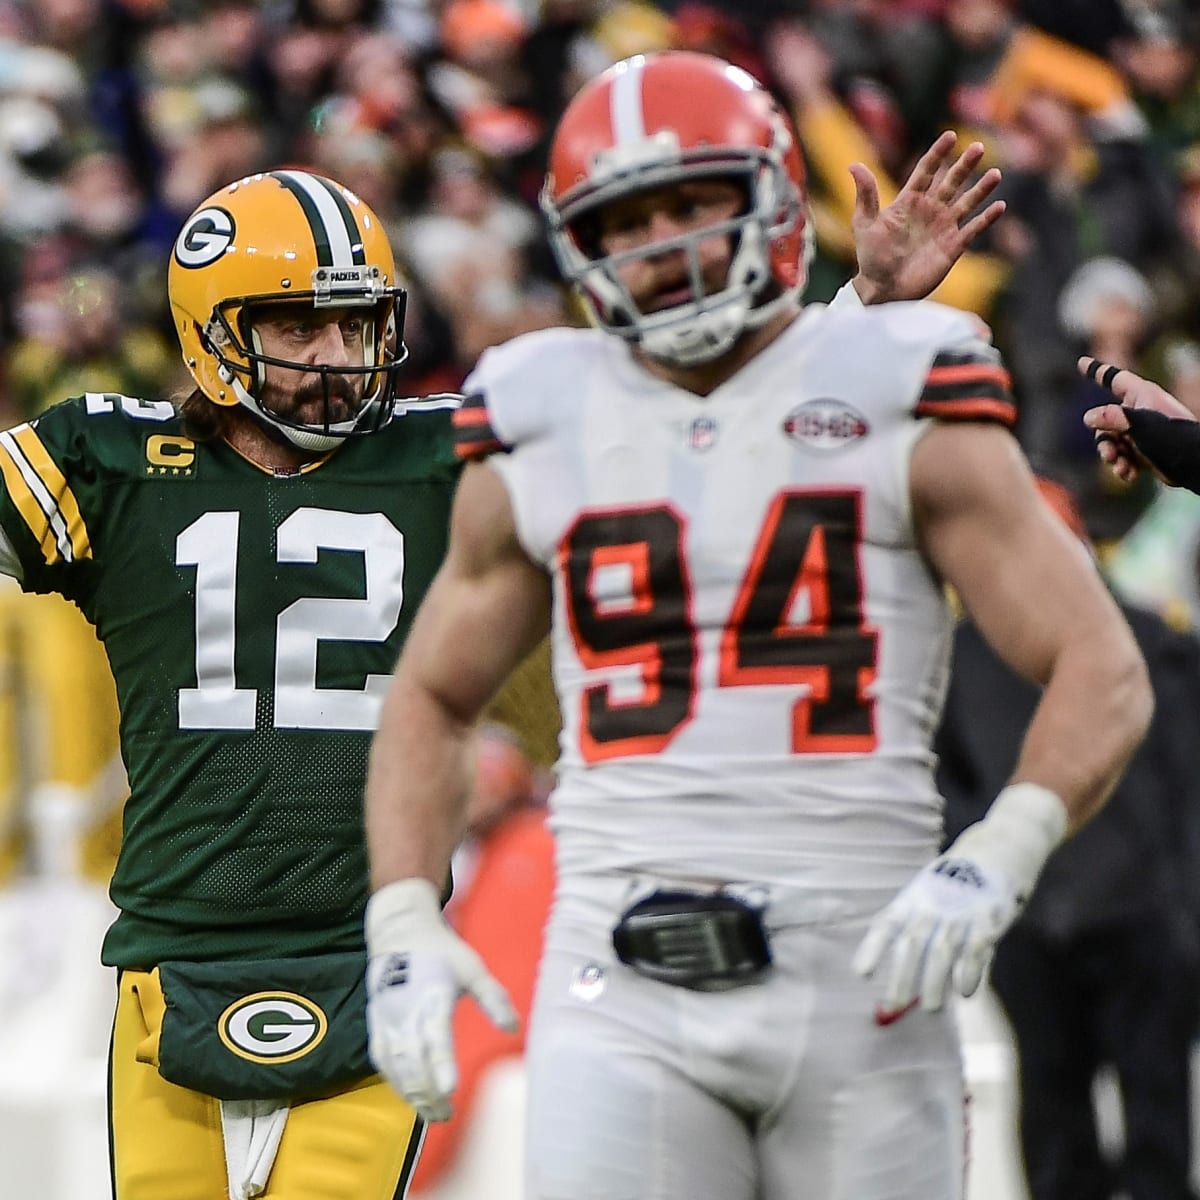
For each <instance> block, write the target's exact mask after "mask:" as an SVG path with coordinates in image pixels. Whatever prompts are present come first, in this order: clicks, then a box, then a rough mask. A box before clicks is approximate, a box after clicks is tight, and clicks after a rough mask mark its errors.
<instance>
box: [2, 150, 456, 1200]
mask: <svg viewBox="0 0 1200 1200" xmlns="http://www.w3.org/2000/svg"><path fill="white" fill-rule="evenodd" d="M168 290H169V294H170V301H171V310H172V313H173V317H174V321H175V328H176V333H177V334H178V337H179V341H180V345H181V348H182V351H183V357H184V361H185V362H186V364H187V367H188V369H189V371H190V372H191V374H192V376H193V378H194V380H195V383H196V388H195V390H194V391H193V392H192V393H191V394H190V395H189V396H188V397H187V398H186V399H184V400H183V401H182V402H180V403H179V404H174V403H171V402H169V401H167V400H165V399H154V398H151V399H143V398H135V397H130V396H121V395H112V394H104V393H89V394H87V395H84V396H81V397H78V398H75V399H71V400H67V401H65V402H64V403H62V404H59V405H57V406H56V407H54V408H52V409H50V410H49V411H47V412H46V413H44V414H43V415H42V416H40V417H39V418H38V419H37V420H36V421H33V422H30V423H29V424H27V425H22V426H18V427H17V428H15V429H11V430H9V431H7V432H4V433H0V482H2V486H0V571H3V572H5V573H7V574H10V575H13V576H15V577H16V578H17V579H18V580H19V581H20V582H21V585H22V586H23V588H24V589H25V590H26V591H33V592H60V593H62V594H63V595H65V596H67V597H68V598H69V599H71V600H73V601H74V602H75V603H76V604H77V605H78V606H79V608H80V609H81V610H82V611H83V613H84V614H85V615H86V616H87V617H88V619H89V620H90V621H91V622H92V623H93V624H94V625H95V626H96V629H97V631H98V633H99V635H100V637H101V639H102V640H103V642H104V646H105V649H106V652H107V655H108V659H109V663H110V665H111V667H112V671H113V676H114V678H115V681H116V686H117V692H118V697H119V700H120V708H121V745H122V753H123V756H124V760H125V765H126V769H127V771H128V775H129V782H130V788H131V795H130V798H129V800H128V803H127V806H126V810H125V815H124V829H123V840H122V848H121V853H120V857H119V861H118V863H117V867H116V872H115V874H114V877H113V881H112V896H113V899H114V901H115V902H116V904H117V906H118V909H119V915H118V917H117V920H116V921H115V923H114V924H113V926H112V928H111V930H110V931H109V933H108V936H107V938H106V939H105V943H104V949H103V959H104V961H105V962H106V963H108V964H110V965H112V966H115V967H116V968H117V969H118V976H119V991H118V1000H117V1011H116V1020H115V1026H114V1034H113V1041H112V1049H111V1065H110V1097H111V1108H110V1124H111V1132H112V1163H113V1173H114V1191H115V1196H116V1200H223V1198H224V1197H225V1196H227V1195H229V1196H234V1197H243V1196H252V1195H257V1194H259V1192H260V1191H261V1190H263V1189H264V1188H266V1187H267V1186H268V1180H269V1189H270V1190H269V1194H270V1196H271V1197H273V1198H275V1200H310V1198H311V1200H315V1198H316V1197H318V1196H319V1197H321V1200H335V1198H344V1200H391V1198H392V1197H393V1195H396V1194H401V1193H402V1192H403V1189H404V1186H405V1184H406V1182H407V1177H408V1174H409V1172H410V1171H411V1169H412V1166H413V1164H414V1162H415V1158H416V1152H417V1149H418V1146H419V1143H420V1138H421V1133H422V1125H421V1122H420V1120H419V1119H418V1118H417V1117H416V1115H415V1114H414V1112H413V1110H412V1109H411V1108H410V1107H409V1106H408V1105H407V1104H406V1103H405V1102H404V1101H403V1100H402V1099H401V1098H400V1097H399V1096H397V1095H396V1093H395V1092H393V1091H392V1090H391V1088H389V1087H388V1086H387V1085H386V1084H385V1083H383V1082H381V1081H380V1080H379V1078H378V1076H376V1075H375V1074H374V1073H373V1071H372V1068H371V1066H370V1064H369V1062H368V1060H367V1057H366V1037H365V1027H364V1023H363V1008H364V998H363V994H362V990H361V989H362V979H363V972H364V953H363V934H362V918H363V906H364V903H365V899H366V880H367V873H366V862H365V853H364V837H363V829H362V809H361V792H362V784H363V780H364V778H365V774H366V756H367V749H368V744H369V740H370V735H371V731H372V729H373V728H374V727H375V724H376V716H377V710H378V706H379V703H380V700H381V697H382V694H383V690H384V685H385V683H386V681H387V678H388V674H389V672H390V670H391V668H392V666H393V664H394V662H395V660H396V656H397V653H398V650H399V647H400V644H401V642H402V640H403V638H404V636H405V633H406V631H407V629H408V624H409V620H410V618H411V615H412V613H413V611H414V610H415V607H416V602H417V601H418V600H419V598H420V597H421V595H422V594H423V593H424V591H425V589H426V587H427V586H428V584H429V581H430V580H431V578H432V576H433V574H434V571H435V569H436V568H437V566H438V564H439V563H440V561H441V559H442V555H443V550H444V546H445V540H446V531H447V523H448V513H449V506H450V500H451V495H452V492H453V489H454V486H455V482H456V479H457V473H458V468H457V465H456V460H455V456H454V453H453V448H452V442H451V434H450V423H449V416H450V412H449V410H450V408H451V407H453V406H454V404H455V403H456V401H455V399H453V398H444V397H443V398H432V399H430V400H427V401H405V402H400V401H399V400H397V398H396V396H395V388H396V383H395V381H396V371H397V367H398V366H399V364H400V362H401V361H402V360H403V357H404V354H405V350H404V347H403V341H402V338H401V332H402V327H403V316H404V291H403V289H402V287H400V286H399V284H398V281H397V278H396V270H395V265H394V262H393V257H392V253H391V250H390V248H389V246H388V242H387V238H386V235H385V233H384V230H383V227H382V226H381V225H380V223H379V221H378V219H377V218H376V217H375V216H374V214H373V213H372V212H371V211H370V210H369V209H368V207H367V206H366V205H365V204H363V203H362V201H361V200H359V199H358V198H357V197H356V196H354V195H353V194H352V193H350V192H349V191H347V190H346V189H344V188H343V187H341V186H340V185H338V184H336V183H334V182H332V181H330V180H328V179H324V178H321V177H319V176H316V175H313V174H309V173H306V172H302V171H287V170H281V171H273V172H270V173H266V174H262V175H256V176H254V177H252V178H249V179H243V180H241V181H239V182H236V183H233V184H231V185H229V186H228V187H226V188H223V189H222V190H221V191H219V192H217V193H216V194H214V195H213V196H211V197H210V198H209V199H207V200H206V201H205V202H204V203H203V204H202V205H201V206H200V207H199V208H198V209H197V210H196V212H195V213H193V214H192V216H191V217H190V218H189V219H188V221H187V223H186V224H185V226H184V228H183V231H182V232H181V233H180V235H179V238H178V240H177V241H176V243H175V247H174V251H173V254H172V258H171V262H170V269H169V278H168ZM401 414H403V417H402V419H396V418H397V417H399V416H400V415H401Z"/></svg>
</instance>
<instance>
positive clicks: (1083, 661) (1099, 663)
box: [1013, 636, 1153, 832]
mask: <svg viewBox="0 0 1200 1200" xmlns="http://www.w3.org/2000/svg"><path fill="white" fill-rule="evenodd" d="M1152 711H1153V698H1152V694H1151V691H1150V685H1149V681H1148V678H1147V674H1146V667H1145V663H1144V662H1143V660H1142V657H1141V654H1140V652H1139V651H1138V649H1137V646H1136V644H1135V643H1134V641H1133V638H1132V636H1130V637H1129V638H1128V640H1127V641H1123V642H1122V643H1121V644H1119V645H1112V644H1111V642H1110V643H1109V644H1103V645H1101V644H1098V643H1096V642H1093V641H1091V640H1090V639H1083V638H1080V639H1077V640H1076V641H1075V642H1073V643H1072V644H1071V645H1069V646H1067V647H1065V648H1064V649H1063V651H1062V654H1061V655H1060V658H1059V662H1058V664H1057V665H1056V669H1055V671H1054V674H1053V676H1052V678H1051V680H1050V683H1049V684H1048V685H1047V687H1046V690H1045V693H1044V694H1043V696H1042V700H1041V703H1040V704H1039V706H1038V709H1037V711H1036V712H1035V714H1034V717H1033V720H1032V721H1031V723H1030V725H1029V729H1028V731H1027V733H1026V736H1025V741H1024V744H1023V746H1022V749H1021V755H1020V758H1019V760H1018V763H1017V767H1016V770H1015V771H1014V775H1013V778H1014V779H1015V780H1019V781H1032V782H1035V783H1039V784H1041V785H1042V786H1043V787H1047V788H1049V789H1050V790H1051V791H1053V792H1054V793H1055V794H1056V795H1058V796H1059V797H1060V798H1061V800H1062V801H1063V804H1064V805H1065V807H1066V810H1067V818H1068V832H1073V831H1074V830H1076V829H1077V828H1078V827H1079V826H1080V825H1082V824H1083V823H1084V822H1086V821H1087V820H1088V819H1089V818H1090V817H1091V816H1092V815H1093V814H1094V813H1095V812H1096V810H1097V809H1099V808H1100V806H1101V805H1102V804H1103V803H1104V801H1105V800H1106V799H1107V798H1108V795H1109V793H1110V792H1111V791H1112V789H1113V788H1114V787H1115V786H1116V784H1117V782H1118V781H1119V780H1120V778H1121V775H1122V774H1123V773H1124V770H1125V767H1126V765H1127V764H1128V762H1129V759H1130V757H1131V756H1132V754H1133V752H1134V751H1135V750H1136V749H1137V747H1138V744H1139V743H1140V742H1141V739H1142V737H1143V736H1144V734H1145V731H1146V728H1147V726H1148V725H1149V722H1150V716H1151V713H1152Z"/></svg>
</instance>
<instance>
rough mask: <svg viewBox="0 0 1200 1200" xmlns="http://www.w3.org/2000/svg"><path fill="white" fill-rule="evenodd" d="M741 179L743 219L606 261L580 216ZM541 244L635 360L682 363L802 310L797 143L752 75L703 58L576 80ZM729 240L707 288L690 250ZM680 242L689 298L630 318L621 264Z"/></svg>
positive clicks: (617, 68) (620, 67)
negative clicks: (670, 191)
mask: <svg viewBox="0 0 1200 1200" xmlns="http://www.w3.org/2000/svg"><path fill="white" fill-rule="evenodd" d="M701 177H706V178H712V177H719V178H723V179H730V178H732V179H735V180H738V181H740V182H741V183H742V184H743V185H744V187H745V190H746V206H745V209H744V211H742V212H741V213H739V214H738V215H737V216H736V217H734V218H732V219H731V220H729V221H723V222H721V223H720V224H717V225H713V226H709V227H707V228H705V229H704V230H702V231H700V232H698V233H691V234H685V235H681V236H680V237H678V238H672V239H670V240H669V241H660V242H656V243H655V244H654V245H653V246H649V247H645V248H641V249H638V250H633V251H628V252H624V253H622V254H620V255H604V254H601V253H599V252H598V248H597V247H596V246H595V245H594V244H589V243H591V242H594V239H589V237H588V236H587V233H586V227H585V228H584V229H583V230H582V231H581V226H580V220H581V218H584V217H586V216H587V215H588V214H592V213H595V212H596V211H597V210H598V209H599V208H601V207H602V206H604V205H606V204H608V203H610V202H612V201H613V200H616V199H619V198H622V197H625V196H628V195H629V194H631V193H633V192H640V191H644V190H647V189H651V188H659V187H662V186H664V185H669V184H672V183H678V182H682V181H684V180H689V179H695V178H701ZM541 207H542V210H543V212H544V213H545V215H546V218H547V220H548V222H549V229H550V243H551V246H552V248H553V250H554V254H555V258H556V259H557V260H558V264H559V268H560V269H561V271H562V273H563V276H564V278H566V279H567V280H568V281H569V282H570V283H572V284H574V285H575V286H576V287H577V288H578V290H579V293H580V295H581V297H582V299H583V301H584V303H585V305H586V306H587V308H588V310H589V312H590V315H591V316H592V318H593V320H594V321H595V323H596V324H597V325H599V326H600V327H601V328H603V329H604V330H606V331H607V332H610V333H615V334H617V335H619V336H621V337H623V338H626V339H627V340H629V341H631V342H633V343H634V344H635V345H637V346H638V348H639V349H641V350H643V351H644V352H645V353H647V354H649V355H651V356H653V357H655V358H660V359H663V360H666V361H668V362H672V363H676V364H679V365H682V366H689V365H693V364H696V363H702V362H708V361H710V360H712V359H714V358H717V357H719V356H720V355H721V354H723V353H725V352H726V351H727V350H728V349H729V348H730V347H731V346H732V345H733V344H734V342H735V341H736V340H737V339H738V337H740V336H741V334H742V333H743V332H744V331H745V330H747V329H752V328H755V327H757V326H759V325H761V324H763V323H764V322H765V321H767V320H768V319H770V318H771V317H772V316H773V315H774V314H775V313H777V312H779V311H780V310H781V309H782V308H784V307H786V306H788V305H794V304H796V303H797V302H798V299H799V295H800V291H801V289H802V287H803V285H804V276H805V263H804V259H805V246H804V226H805V209H804V167H803V164H802V162H801V159H800V154H799V149H798V143H797V138H796V134H795V132H794V130H793V128H792V126H791V124H790V122H789V121H788V119H787V117H786V116H785V115H784V113H783V112H782V111H781V109H780V108H779V106H778V105H777V104H776V103H775V101H774V100H773V99H772V97H771V95H770V94H769V93H768V92H767V91H766V89H764V88H763V87H762V86H761V85H760V84H759V83H758V82H757V81H756V80H755V79H754V78H753V77H752V76H751V75H749V74H747V73H746V72H745V71H743V70H742V69H741V68H740V67H735V66H733V65H731V64H730V63H727V62H724V61H723V60H722V59H719V58H715V57H713V56H710V55H707V54H695V53H690V52H684V51H665V52H663V53H660V54H646V55H640V54H639V55H635V56H634V57H632V58H627V59H625V60H623V61H622V62H619V63H617V64H615V65H614V66H612V67H610V68H609V69H608V70H606V71H605V72H603V73H602V74H601V75H599V76H598V77H597V78H596V79H594V80H592V81H591V82H590V83H588V84H586V85H585V86H584V87H583V88H582V89H581V90H580V91H579V93H578V94H577V95H576V96H575V98H574V99H573V100H572V101H571V103H570V104H569V105H568V106H567V109H566V111H565V112H564V114H563V116H562V119H561V120H560V121H559V124H558V128H557V130H556V132H555V136H554V141H553V144H552V146H551V151H550V168H549V171H548V173H547V176H546V182H545V186H544V187H543V189H542V194H541ZM715 233H728V234H729V235H730V236H731V237H732V238H733V239H734V248H733V256H732V261H731V264H730V267H729V274H728V277H727V279H726V281H725V286H724V287H723V288H722V289H721V290H719V291H716V292H711V293H707V294H706V292H705V288H704V284H703V281H702V279H701V276H700V267H699V259H698V257H697V250H696V242H697V239H698V238H700V237H711V236H712V235H713V234H715ZM679 247H682V248H683V249H684V250H685V251H686V253H687V256H688V261H689V273H690V276H691V295H690V298H689V299H688V300H687V301H686V302H685V303H682V304H678V305H674V306H672V307H670V308H667V309H664V310H661V311H658V312H654V313H644V312H642V311H640V310H639V308H638V307H637V305H636V303H635V302H634V300H633V298H632V296H631V295H630V293H629V291H628V289H627V288H626V287H625V286H624V285H623V284H622V283H621V281H620V279H619V277H618V274H617V270H616V268H617V266H618V265H620V263H622V262H625V261H628V259H629V258H630V257H634V256H647V257H648V256H653V255H657V254H662V253H663V252H664V251H665V250H670V249H675V248H679Z"/></svg>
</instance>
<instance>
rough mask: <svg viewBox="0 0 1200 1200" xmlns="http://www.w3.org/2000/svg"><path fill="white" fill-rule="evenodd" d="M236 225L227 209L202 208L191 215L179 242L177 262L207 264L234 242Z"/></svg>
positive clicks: (187, 265) (195, 264) (177, 245)
mask: <svg viewBox="0 0 1200 1200" xmlns="http://www.w3.org/2000/svg"><path fill="white" fill-rule="evenodd" d="M235 232H236V227H235V226H234V222H233V217H231V216H230V215H229V213H228V212H226V211H225V209H223V208H202V209H201V210H200V211H199V212H198V213H194V214H193V215H192V216H191V217H189V218H188V223H187V224H186V225H185V226H184V227H183V230H182V232H181V233H180V235H179V237H178V238H177V239H176V241H175V261H176V262H177V263H179V265H180V266H181V267H206V266H208V264H209V263H213V262H216V261H217V259H218V258H220V257H221V255H222V254H224V253H225V251H226V250H228V249H229V247H230V246H231V245H232V244H233V239H234V234H235Z"/></svg>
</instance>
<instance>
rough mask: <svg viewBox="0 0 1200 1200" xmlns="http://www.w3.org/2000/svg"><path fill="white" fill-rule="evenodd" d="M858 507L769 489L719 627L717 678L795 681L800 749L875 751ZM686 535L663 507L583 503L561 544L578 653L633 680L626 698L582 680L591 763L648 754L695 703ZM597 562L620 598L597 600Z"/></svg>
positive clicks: (843, 495)
mask: <svg viewBox="0 0 1200 1200" xmlns="http://www.w3.org/2000/svg"><path fill="white" fill-rule="evenodd" d="M860 505H861V496H860V494H859V493H858V492H837V491H820V492H808V491H788V492H781V493H780V494H779V495H778V496H776V497H775V500H774V501H773V503H772V504H771V506H770V509H769V510H768V512H767V516H766V519H765V521H764V522H763V526H762V529H761V530H760V532H759V535H758V538H757V540H756V542H755V545H754V548H753V550H752V551H751V554H750V560H749V564H748V566H747V567H746V570H745V573H744V575H743V577H742V581H741V586H740V587H739V589H738V593H737V597H736V599H735V600H734V603H733V607H732V610H731V612H730V613H729V615H728V617H727V619H726V621H725V625H724V627H723V628H722V630H721V635H720V641H719V646H720V649H719V655H720V658H719V663H718V667H717V683H718V686H720V687H746V686H755V685H762V684H781V685H790V686H799V687H802V688H803V689H804V693H803V694H802V695H801V696H800V697H799V698H798V699H797V700H796V702H795V704H794V705H793V709H792V746H791V748H792V751H793V752H794V753H797V754H847V753H850V754H867V753H870V752H871V751H872V750H874V749H875V744H876V739H875V701H874V699H873V697H872V696H871V695H870V688H871V685H872V683H873V682H874V679H875V669H876V653H877V643H878V634H877V633H876V631H875V630H874V629H872V628H870V627H868V626H867V625H866V624H865V623H864V620H863V603H862V597H863V585H862V568H861V563H860V559H859V554H860V550H861V546H862V519H861V510H860ZM686 543H687V526H686V522H685V520H684V518H683V517H681V516H680V515H679V513H678V512H677V511H676V510H675V509H674V508H673V507H672V506H670V505H668V504H658V505H653V506H647V507H644V508H623V509H617V510H598V511H592V512H587V513H584V514H582V515H581V516H580V517H579V518H578V520H577V521H576V522H575V524H574V525H573V526H572V527H571V529H570V530H569V531H568V533H567V535H566V536H565V537H564V539H563V541H562V544H561V546H560V548H559V567H560V570H561V572H562V576H563V584H564V587H563V594H564V600H565V609H566V615H567V619H568V622H569V624H570V628H571V632H572V635H573V638H574V641H575V645H576V649H577V652H578V654H579V658H580V661H581V663H582V664H583V666H584V667H585V668H586V669H588V670H600V669H606V668H609V669H611V668H614V667H635V668H637V669H638V671H639V673H640V675H641V682H642V688H641V694H640V695H639V696H637V697H636V698H634V699H632V700H625V699H620V700H618V699H615V698H614V695H613V687H612V685H611V684H609V683H600V684H594V685H592V686H590V687H588V688H586V689H585V690H584V692H583V697H582V708H583V711H582V713H581V714H580V750H581V753H582V754H583V757H584V759H585V760H586V761H588V762H598V761H600V760H603V759H606V758H614V757H618V756H625V755H637V754H654V753H656V752H658V751H660V750H662V749H663V748H664V747H666V746H667V745H668V744H669V743H670V742H671V740H672V739H673V738H674V737H675V735H676V734H677V733H678V732H679V730H680V729H682V728H683V726H684V725H686V724H687V722H688V721H690V720H691V718H692V716H693V714H694V711H695V705H696V702H697V690H698V679H697V675H698V668H699V661H700V639H699V636H698V632H697V629H696V624H695V620H694V616H693V611H692V581H691V570H690V568H689V564H688V555H687V544H686ZM606 571H619V572H620V574H621V578H622V579H623V580H624V581H625V582H624V585H623V587H622V588H621V591H622V593H623V595H622V598H621V599H620V600H619V601H611V602H609V601H606V600H604V599H603V598H602V597H603V596H604V594H605V589H604V585H603V576H604V573H605V572H606ZM564 717H567V714H564ZM568 719H569V718H568Z"/></svg>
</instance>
